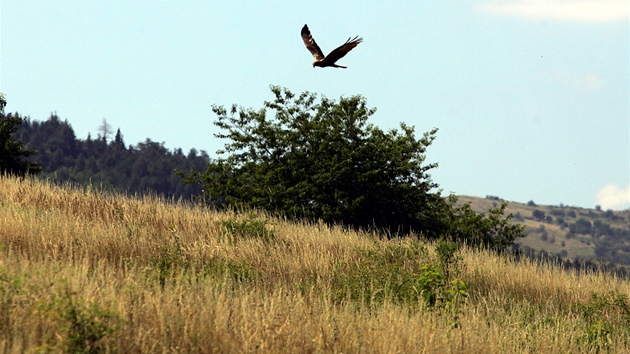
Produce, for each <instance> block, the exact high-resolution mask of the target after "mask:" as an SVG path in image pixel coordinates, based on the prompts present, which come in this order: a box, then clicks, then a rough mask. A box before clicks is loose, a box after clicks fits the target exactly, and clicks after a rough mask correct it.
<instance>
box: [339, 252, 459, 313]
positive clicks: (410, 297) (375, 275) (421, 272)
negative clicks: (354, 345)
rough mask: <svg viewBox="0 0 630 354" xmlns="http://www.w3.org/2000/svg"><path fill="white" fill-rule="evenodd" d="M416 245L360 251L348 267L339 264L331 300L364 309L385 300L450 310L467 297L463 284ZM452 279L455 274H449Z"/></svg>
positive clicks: (412, 305)
mask: <svg viewBox="0 0 630 354" xmlns="http://www.w3.org/2000/svg"><path fill="white" fill-rule="evenodd" d="M444 266H448V264H438V263H436V262H435V261H434V260H431V259H430V258H429V256H428V253H427V250H426V248H425V247H424V246H422V245H421V244H418V243H411V242H410V243H406V244H405V243H392V244H389V245H387V247H385V248H384V249H378V250H370V251H363V252H361V255H360V261H359V262H357V263H356V264H353V265H351V266H348V265H345V264H339V265H338V269H337V271H336V273H337V275H336V277H335V281H334V284H333V287H334V293H335V296H336V298H335V300H336V301H340V302H344V301H356V302H362V303H365V304H366V305H368V306H370V305H375V304H380V303H382V302H383V301H385V300H386V299H388V300H391V301H392V302H394V303H396V304H405V305H407V306H411V307H414V306H415V305H419V304H420V303H424V305H425V306H426V307H427V308H429V309H434V308H435V309H452V308H453V307H456V306H459V305H461V304H462V303H463V301H464V300H465V298H466V297H467V296H468V294H467V292H466V284H465V283H464V282H463V281H461V280H459V279H456V278H453V277H451V276H449V275H448V274H446V273H445V272H444ZM452 275H455V274H452Z"/></svg>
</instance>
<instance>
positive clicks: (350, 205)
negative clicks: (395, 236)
mask: <svg viewBox="0 0 630 354" xmlns="http://www.w3.org/2000/svg"><path fill="white" fill-rule="evenodd" d="M271 91H272V92H273V94H274V96H275V100H274V101H273V102H265V107H264V108H263V109H261V110H258V111H255V110H252V109H243V108H239V107H237V106H236V105H234V106H232V107H231V109H230V110H229V111H228V110H227V109H225V108H224V107H220V106H213V112H214V113H215V114H216V115H217V116H218V120H217V121H216V122H215V125H217V126H218V127H219V128H221V130H222V132H221V133H220V134H216V136H217V137H219V138H223V139H228V141H229V142H228V143H227V144H226V145H225V149H224V150H222V151H219V152H218V153H219V154H220V155H223V156H222V157H220V158H219V159H217V160H214V161H213V162H212V163H210V164H209V165H208V169H207V171H206V172H205V173H191V174H189V175H187V176H185V181H186V182H189V183H200V184H202V185H203V186H204V188H205V193H204V197H205V199H206V200H208V201H210V202H211V203H212V204H213V205H215V206H217V207H225V206H229V207H240V206H245V207H252V208H259V209H264V210H268V211H272V212H279V213H281V214H283V215H285V216H288V217H297V218H305V219H309V220H322V221H324V222H326V223H329V224H336V223H339V224H344V225H346V226H352V227H357V228H366V229H371V228H375V229H386V230H389V231H390V232H392V233H399V232H402V233H407V232H409V231H412V230H413V231H416V232H422V233H423V234H425V235H427V236H429V237H438V236H440V235H444V234H450V233H454V232H455V233H457V234H458V235H462V236H463V238H466V237H467V236H470V233H468V234H466V233H465V231H464V230H468V228H469V226H472V225H473V224H474V225H482V224H484V222H483V221H488V220H489V219H488V218H483V217H479V218H480V219H477V216H478V215H476V214H475V216H474V217H473V215H472V214H471V213H470V210H469V209H462V208H454V207H453V205H454V202H455V199H454V198H453V199H450V200H448V201H447V200H445V199H444V198H442V197H441V196H440V193H439V191H438V190H437V187H438V186H437V184H436V183H434V182H433V181H432V180H431V177H430V175H429V173H428V172H429V171H430V170H431V169H433V168H435V167H436V166H437V164H428V163H426V162H425V160H426V156H425V152H426V149H427V147H428V146H429V145H430V144H431V143H432V142H433V140H434V139H435V134H436V132H437V129H432V130H431V131H429V132H427V133H424V134H423V136H422V137H421V138H419V139H418V138H416V137H415V134H414V128H413V127H409V126H407V125H405V124H401V125H400V130H395V129H393V130H390V131H388V132H385V131H383V130H381V129H379V128H378V127H376V126H374V125H372V124H369V123H368V119H369V117H370V116H371V115H372V114H374V112H375V109H373V108H368V107H367V105H366V100H365V99H364V98H363V97H361V96H352V97H349V98H344V97H342V98H340V99H339V101H338V102H335V101H334V100H330V99H327V98H325V97H322V98H321V99H320V100H319V102H316V100H317V96H316V95H315V94H312V93H309V92H304V93H302V94H301V95H299V96H295V95H294V94H293V93H291V92H290V91H289V90H287V89H281V88H279V87H272V88H271ZM269 111H271V112H273V115H270V114H269ZM454 221H456V222H454ZM490 224H492V225H495V224H493V222H490ZM495 226H496V225H495ZM487 231H488V232H494V231H489V229H488V230H487ZM478 232H483V231H480V230H476V231H475V237H478V238H479V239H486V240H488V238H484V237H479V236H480V235H479V234H478ZM512 240H513V239H512Z"/></svg>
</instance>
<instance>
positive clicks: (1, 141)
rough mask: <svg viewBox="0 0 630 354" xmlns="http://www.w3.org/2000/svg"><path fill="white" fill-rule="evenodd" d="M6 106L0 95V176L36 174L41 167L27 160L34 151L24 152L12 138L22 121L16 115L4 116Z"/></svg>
mask: <svg viewBox="0 0 630 354" xmlns="http://www.w3.org/2000/svg"><path fill="white" fill-rule="evenodd" d="M6 104H7V102H6V101H5V99H4V95H2V94H1V93H0V174H5V173H7V174H12V175H16V176H20V177H24V176H26V175H27V174H36V173H38V172H39V171H40V170H41V167H40V166H39V164H37V163H33V162H29V161H28V160H27V158H28V157H29V156H31V155H33V154H35V153H36V151H32V150H25V149H24V146H23V144H22V142H21V141H19V140H16V138H15V136H14V135H15V132H16V131H17V129H18V127H19V126H20V125H21V124H22V123H23V122H24V119H23V118H21V117H20V116H18V115H11V114H9V115H7V116H5V115H4V107H5V106H6Z"/></svg>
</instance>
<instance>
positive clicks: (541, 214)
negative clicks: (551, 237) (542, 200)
mask: <svg viewBox="0 0 630 354" xmlns="http://www.w3.org/2000/svg"><path fill="white" fill-rule="evenodd" d="M532 216H533V217H534V219H536V220H543V219H544V218H545V212H544V211H542V210H538V209H534V211H533V212H532Z"/></svg>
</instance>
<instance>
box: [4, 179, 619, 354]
mask: <svg viewBox="0 0 630 354" xmlns="http://www.w3.org/2000/svg"><path fill="white" fill-rule="evenodd" d="M457 256H458V257H459V259H460V260H459V261H453V262H451V265H450V267H446V266H444V265H443V264H442V263H440V256H439V252H436V249H435V245H434V244H432V243H426V242H423V241H419V240H413V239H406V240H402V241H401V240H392V241H387V240H381V239H379V238H378V237H375V236H374V235H370V234H361V233H356V232H348V231H343V230H341V229H339V228H334V227H333V228H331V227H327V226H325V225H317V224H315V225H311V224H301V223H291V222H286V221H284V220H278V219H274V218H271V217H269V216H266V215H264V214H260V213H244V214H235V213H217V212H214V211H211V210H208V209H204V208H199V207H193V206H188V205H182V204H177V203H170V202H165V201H163V200H159V199H156V198H149V197H145V198H128V197H124V196H118V195H103V194H100V193H97V192H95V191H91V190H87V191H86V190H75V189H71V188H60V187H54V186H50V185H47V184H45V183H42V182H37V181H32V180H24V181H20V180H18V179H13V178H5V177H3V178H0V351H1V352H7V353H22V352H34V351H43V352H47V351H53V352H58V351H75V352H80V351H83V352H90V351H91V352H99V351H102V352H124V353H127V352H146V353H154V352H204V353H207V352H375V353H380V352H387V353H389V352H405V353H412V352H440V353H442V352H443V353H449V352H451V353H452V352H455V353H463V352H465V353H481V352H483V353H506V352H524V353H530V352H536V353H539V352H557V353H566V352H598V351H601V350H604V351H612V352H630V343H629V341H628V334H629V331H630V301H628V300H627V296H628V295H629V294H630V286H629V285H628V283H626V282H624V281H621V280H619V279H616V278H614V277H611V276H607V275H605V274H599V273H595V274H587V275H582V276H576V275H574V274H572V273H567V272H564V271H562V270H560V269H557V268H554V267H553V266H551V265H548V264H535V263H531V262H520V263H517V262H514V261H511V260H508V259H504V258H501V257H497V256H495V255H492V254H490V253H487V252H484V251H475V250H471V249H463V250H461V251H459V253H457ZM428 293H431V294H433V295H435V296H434V299H437V300H435V301H434V302H433V303H432V302H430V301H427V300H425V299H427V298H426V297H425V295H426V294H428ZM465 294H468V296H467V297H466V296H465Z"/></svg>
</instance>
